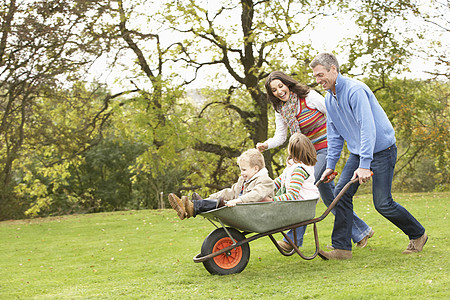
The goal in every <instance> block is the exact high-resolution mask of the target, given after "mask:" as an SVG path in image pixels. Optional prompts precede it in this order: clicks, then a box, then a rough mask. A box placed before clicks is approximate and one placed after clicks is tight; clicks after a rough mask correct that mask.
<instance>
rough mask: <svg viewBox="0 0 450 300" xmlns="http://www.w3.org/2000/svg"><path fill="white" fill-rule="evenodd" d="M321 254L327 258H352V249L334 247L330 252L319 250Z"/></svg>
mask: <svg viewBox="0 0 450 300" xmlns="http://www.w3.org/2000/svg"><path fill="white" fill-rule="evenodd" d="M318 254H319V256H320V257H321V258H323V259H325V260H329V259H351V258H352V250H343V249H334V250H333V251H330V252H325V251H322V250H319V253H318Z"/></svg>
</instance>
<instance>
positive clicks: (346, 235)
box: [332, 144, 425, 250]
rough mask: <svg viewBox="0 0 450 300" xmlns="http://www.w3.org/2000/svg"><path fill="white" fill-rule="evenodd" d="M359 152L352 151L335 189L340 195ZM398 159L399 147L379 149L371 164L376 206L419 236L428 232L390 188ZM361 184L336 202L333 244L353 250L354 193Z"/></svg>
mask: <svg viewBox="0 0 450 300" xmlns="http://www.w3.org/2000/svg"><path fill="white" fill-rule="evenodd" d="M359 160H360V158H359V155H355V154H350V157H349V158H348V160H347V162H346V164H345V167H344V170H343V171H342V174H341V177H340V178H339V182H338V184H337V185H336V189H335V191H334V194H335V195H338V194H339V192H340V191H341V190H342V188H343V187H344V185H345V184H347V183H348V182H349V181H350V179H351V178H352V177H353V173H354V172H355V171H356V169H358V167H359ZM396 160H397V146H396V145H395V144H394V145H392V146H391V147H389V148H387V149H385V150H383V151H380V152H377V153H375V154H374V155H373V160H372V163H371V170H372V172H373V176H372V190H373V192H372V193H373V203H374V205H375V209H376V210H377V211H378V212H379V213H380V214H381V215H382V216H384V217H385V218H386V219H388V220H389V221H391V222H392V223H393V224H394V225H395V226H397V227H398V228H400V229H401V230H402V231H403V232H404V233H405V234H406V235H408V237H409V239H417V238H419V237H421V236H422V235H423V234H424V233H425V228H424V227H423V226H422V225H421V224H420V223H419V222H418V221H417V220H416V219H415V218H414V217H413V216H412V215H411V214H410V213H409V212H408V211H407V210H406V209H405V208H404V207H403V206H401V205H400V204H398V203H397V202H395V201H394V200H393V199H392V194H391V188H392V179H393V177H394V167H395V162H396ZM358 187H359V183H358V182H356V183H354V184H352V185H351V186H350V188H349V189H348V190H347V192H346V193H345V194H344V195H343V196H342V198H341V199H340V200H339V202H338V203H337V205H336V217H335V220H334V228H333V234H332V241H333V247H334V248H336V249H344V250H351V249H352V243H351V236H352V224H353V223H352V222H351V221H349V220H353V215H352V212H353V202H352V201H353V195H354V194H355V193H356V191H357V190H358Z"/></svg>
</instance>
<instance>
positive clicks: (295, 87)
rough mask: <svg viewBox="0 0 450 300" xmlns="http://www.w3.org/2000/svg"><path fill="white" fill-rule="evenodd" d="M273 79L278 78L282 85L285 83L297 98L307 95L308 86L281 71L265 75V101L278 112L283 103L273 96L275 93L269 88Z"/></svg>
mask: <svg viewBox="0 0 450 300" xmlns="http://www.w3.org/2000/svg"><path fill="white" fill-rule="evenodd" d="M275 79H278V80H280V81H281V82H282V83H283V84H284V85H286V86H287V87H288V88H289V91H291V92H294V93H296V94H297V96H298V98H299V99H302V98H305V97H306V96H308V93H309V90H310V87H309V86H307V85H303V84H300V83H299V82H298V81H297V80H295V79H294V78H292V77H290V76H288V75H286V74H284V73H283V72H281V71H273V72H272V73H270V74H269V76H267V79H266V83H265V84H264V86H265V87H266V91H267V101H268V102H269V103H271V104H272V105H273V108H274V109H275V111H276V112H278V113H279V112H280V109H281V106H282V105H283V104H284V102H283V101H281V100H280V99H278V98H277V97H275V95H274V94H273V93H272V89H271V88H270V83H271V82H272V81H273V80H275Z"/></svg>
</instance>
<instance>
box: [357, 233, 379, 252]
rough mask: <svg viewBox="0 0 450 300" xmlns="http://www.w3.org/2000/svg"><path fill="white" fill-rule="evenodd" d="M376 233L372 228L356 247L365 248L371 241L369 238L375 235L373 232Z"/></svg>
mask: <svg viewBox="0 0 450 300" xmlns="http://www.w3.org/2000/svg"><path fill="white" fill-rule="evenodd" d="M374 233H375V231H373V230H372V229H370V232H369V234H368V235H366V236H365V237H363V239H362V240H360V241H359V242H357V243H356V247H359V248H365V247H366V246H367V242H368V241H369V239H370V238H371V237H373V234H374Z"/></svg>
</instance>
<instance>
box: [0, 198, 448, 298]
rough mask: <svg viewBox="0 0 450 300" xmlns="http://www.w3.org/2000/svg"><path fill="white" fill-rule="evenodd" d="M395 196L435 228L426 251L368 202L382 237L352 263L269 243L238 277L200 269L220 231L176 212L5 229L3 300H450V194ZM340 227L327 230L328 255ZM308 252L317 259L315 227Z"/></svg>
mask: <svg viewBox="0 0 450 300" xmlns="http://www.w3.org/2000/svg"><path fill="white" fill-rule="evenodd" d="M394 196H395V199H396V200H397V201H398V202H399V203H400V204H402V205H403V206H405V207H406V208H407V209H408V210H409V211H410V212H411V213H412V214H413V215H414V216H415V217H416V218H417V219H418V220H419V221H420V222H421V223H422V224H423V225H424V226H425V228H426V230H427V234H428V235H429V240H428V242H427V244H426V246H425V248H424V251H423V252H421V253H418V254H413V255H403V254H402V253H401V252H402V251H403V250H404V249H406V246H407V245H408V238H407V237H406V236H405V235H404V234H403V233H402V232H399V230H398V229H397V228H396V227H394V226H393V225H392V224H391V223H389V222H388V221H387V220H386V219H384V218H383V217H381V215H379V214H378V213H377V212H376V211H375V209H374V207H373V205H372V203H371V195H359V196H357V197H356V199H355V203H354V205H355V211H356V212H357V213H358V215H359V216H360V217H361V218H362V219H364V220H365V221H366V222H367V223H368V224H369V225H370V226H372V227H373V229H374V230H375V235H374V237H373V238H372V239H370V240H369V244H368V247H367V248H365V249H359V248H354V251H353V259H352V260H349V261H324V260H322V259H320V258H319V257H317V258H316V259H314V260H311V261H306V260H303V259H301V258H300V257H299V256H297V255H295V256H291V257H284V256H282V255H281V254H279V253H278V251H277V250H276V248H275V247H274V246H273V244H272V242H271V241H270V239H269V238H268V237H264V238H261V239H258V240H256V241H253V242H251V243H250V251H251V256H250V262H249V264H248V265H247V268H246V269H245V270H244V271H243V272H242V273H240V274H234V275H228V276H213V275H210V274H209V273H208V272H207V271H206V270H205V269H204V268H203V265H202V264H201V263H200V264H196V263H194V262H193V261H192V258H193V257H194V256H195V255H196V254H198V253H199V252H200V248H201V245H202V243H203V240H204V239H205V237H206V236H207V235H208V234H209V232H211V231H212V230H213V229H214V227H213V226H212V225H211V223H210V222H208V221H207V220H205V219H204V218H201V217H198V218H195V219H189V220H184V221H180V220H179V219H178V218H177V216H176V213H175V212H174V211H172V210H169V209H167V210H147V211H128V212H117V213H102V214H89V215H78V216H67V217H58V218H45V219H34V220H21V221H6V222H0V239H1V244H0V278H1V280H0V299H179V298H181V299H191V298H192V299H207V298H210V299H321V298H323V299H374V298H377V299H440V298H442V299H444V298H445V299H448V298H449V297H450V281H449V271H450V269H449V259H448V256H447V254H448V253H449V250H450V249H449V239H448V237H447V230H448V229H449V223H448V208H449V200H450V193H428V194H395V195H394ZM317 208H318V209H317V214H321V213H322V212H323V211H324V210H325V206H324V205H323V204H321V203H319V204H318V207H317ZM333 219H334V218H333V216H332V215H330V216H328V217H327V218H326V219H325V220H323V221H322V222H319V223H318V231H319V240H320V244H321V247H325V246H326V245H327V244H330V236H331V230H332V225H333ZM278 237H281V234H279V236H278ZM304 245H305V246H304V247H303V250H304V252H305V254H308V255H310V254H311V253H312V252H313V234H312V230H311V228H309V229H308V230H307V234H306V235H305V241H304Z"/></svg>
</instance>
